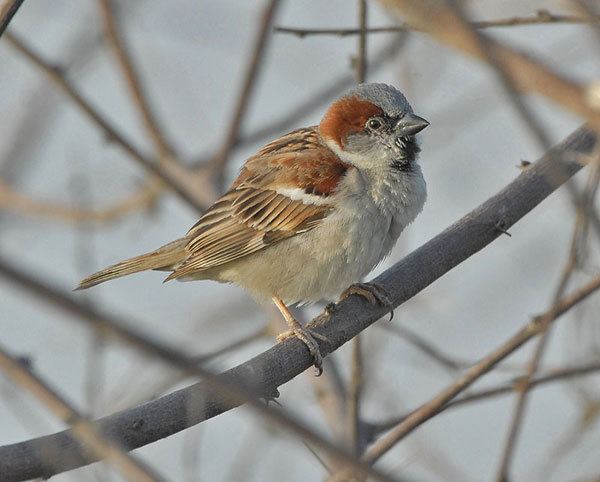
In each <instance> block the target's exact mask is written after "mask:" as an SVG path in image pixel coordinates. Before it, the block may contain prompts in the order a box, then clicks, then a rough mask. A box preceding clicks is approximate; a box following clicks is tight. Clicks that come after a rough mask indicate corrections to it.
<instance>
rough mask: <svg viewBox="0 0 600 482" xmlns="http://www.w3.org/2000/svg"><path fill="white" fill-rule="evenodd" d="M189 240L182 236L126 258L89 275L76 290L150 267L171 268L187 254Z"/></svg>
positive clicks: (158, 268)
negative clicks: (138, 254) (153, 249)
mask: <svg viewBox="0 0 600 482" xmlns="http://www.w3.org/2000/svg"><path fill="white" fill-rule="evenodd" d="M187 242H188V240H187V239H186V238H181V239H178V240H176V241H173V242H171V243H169V244H165V245H164V246H162V247H160V248H158V249H157V250H156V251H152V252H150V253H146V254H142V255H140V256H136V257H134V258H130V259H126V260H125V261H121V262H120V263H117V264H114V265H112V266H109V267H108V268H104V269H103V270H101V271H98V272H97V273H94V274H93V275H91V276H88V277H87V278H85V279H84V280H82V281H81V282H80V283H79V286H77V288H75V289H76V290H84V289H86V288H90V287H92V286H95V285H97V284H100V283H104V282H105V281H109V280H112V279H115V278H120V277H121V276H127V275H130V274H133V273H138V272H140V271H146V270H150V269H156V270H170V269H174V266H175V265H177V264H179V263H181V262H182V261H183V260H184V259H185V256H186V250H185V246H186V245H187Z"/></svg>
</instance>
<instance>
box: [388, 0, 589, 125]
mask: <svg viewBox="0 0 600 482" xmlns="http://www.w3.org/2000/svg"><path fill="white" fill-rule="evenodd" d="M380 2H381V3H382V4H384V5H385V6H387V7H389V8H390V9H391V10H392V11H393V12H395V13H398V14H402V15H403V16H404V17H405V18H407V19H408V21H409V22H410V23H411V24H412V25H414V26H416V27H418V28H421V29H423V31H425V32H427V33H429V34H430V35H432V36H433V37H434V38H435V39H436V40H438V41H440V42H441V43H443V44H444V45H447V46H449V47H453V48H455V49H457V50H460V51H462V52H464V53H465V54H467V55H470V56H471V57H475V58H478V59H484V60H485V53H484V52H483V51H482V49H481V46H480V45H479V43H478V42H476V39H474V38H473V36H472V35H470V34H469V33H468V32H465V29H464V28H463V25H462V24H461V22H460V21H459V19H458V18H457V15H456V13H455V12H454V11H453V9H452V8H450V7H448V6H447V5H445V4H444V3H443V2H437V1H434V0H419V1H414V0H380ZM480 35H481V34H480ZM486 44H487V46H488V48H489V50H490V51H491V52H492V54H493V57H494V58H495V59H496V60H497V62H498V64H499V65H500V66H501V67H502V70H503V71H504V72H505V73H506V75H507V76H508V78H510V80H511V82H512V84H513V85H515V86H516V87H517V88H518V89H519V91H520V92H521V93H529V92H537V93H538V94H541V95H543V96H545V97H547V98H548V99H550V100H552V101H554V102H556V103H557V104H559V105H561V106H562V107H563V108H565V109H567V110H570V111H572V112H574V113H576V114H579V115H581V116H582V117H584V118H585V119H587V120H588V121H589V122H590V124H591V125H592V126H594V127H596V128H600V112H599V111H597V110H595V109H594V108H592V107H591V106H590V105H589V103H588V98H587V96H586V88H585V87H584V86H582V85H580V84H578V83H576V82H574V81H572V80H569V79H567V78H565V77H562V76H560V75H559V74H558V73H556V72H554V71H552V70H550V69H549V68H548V67H546V66H545V65H543V64H542V63H540V62H538V61H536V60H533V59H532V58H531V56H525V55H523V54H521V53H519V52H517V51H516V50H514V49H511V48H509V47H506V46H504V45H501V44H500V43H498V42H496V41H494V40H492V39H490V38H487V37H486Z"/></svg>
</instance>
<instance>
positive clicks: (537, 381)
mask: <svg viewBox="0 0 600 482" xmlns="http://www.w3.org/2000/svg"><path fill="white" fill-rule="evenodd" d="M597 372H600V363H590V364H586V365H580V366H574V367H565V368H560V369H556V370H552V371H550V372H548V373H546V374H544V375H538V376H537V377H535V378H534V379H532V380H531V381H530V382H529V383H530V387H531V388H539V387H543V386H544V385H547V384H549V383H554V382H560V381H564V380H568V379H571V378H574V377H582V376H586V375H593V374H596V373H597ZM522 381H523V378H522V377H519V378H516V379H515V380H513V381H510V382H507V383H503V384H501V385H498V386H496V387H492V388H486V389H482V390H478V391H474V392H470V393H469V394H468V395H464V396H461V397H459V398H456V399H455V400H452V401H450V402H448V403H447V404H445V405H444V406H443V407H442V408H441V409H440V413H441V412H445V411H446V410H448V409H450V408H457V407H461V406H463V405H467V404H469V403H473V402H479V401H482V400H487V399H489V398H494V397H497V396H500V395H510V394H511V393H514V392H515V391H517V390H520V389H521V386H522ZM411 413H412V412H411ZM409 415H410V413H407V414H404V415H400V416H397V417H394V418H392V419H390V420H386V421H384V422H378V423H372V424H370V430H371V431H372V432H373V433H374V434H378V433H381V432H386V431H388V430H390V429H392V428H394V427H395V426H397V425H398V424H399V423H401V422H403V421H404V420H406V418H407V417H408V416H409Z"/></svg>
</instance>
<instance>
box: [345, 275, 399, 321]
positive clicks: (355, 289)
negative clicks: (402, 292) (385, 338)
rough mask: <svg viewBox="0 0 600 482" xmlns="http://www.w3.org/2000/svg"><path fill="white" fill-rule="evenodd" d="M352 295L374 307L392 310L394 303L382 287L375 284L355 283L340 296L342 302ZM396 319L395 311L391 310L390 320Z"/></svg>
mask: <svg viewBox="0 0 600 482" xmlns="http://www.w3.org/2000/svg"><path fill="white" fill-rule="evenodd" d="M351 295H358V296H362V297H363V298H365V299H366V300H367V301H368V302H369V303H371V304H372V305H380V306H383V307H385V308H391V306H392V301H391V299H390V297H389V295H388V293H387V291H386V290H385V289H384V288H383V287H382V286H380V285H378V284H375V283H354V284H353V285H350V286H349V287H348V288H347V289H346V290H344V292H343V293H342V294H341V295H340V301H342V300H345V299H346V298H348V297H349V296H351ZM392 318H394V310H393V309H390V319H389V321H392Z"/></svg>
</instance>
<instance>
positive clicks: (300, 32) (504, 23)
mask: <svg viewBox="0 0 600 482" xmlns="http://www.w3.org/2000/svg"><path fill="white" fill-rule="evenodd" d="M586 21H587V19H586V18H585V17H584V16H578V15H559V14H555V13H551V12H549V11H548V10H538V11H537V13H536V14H535V15H530V16H528V17H509V18H499V19H496V20H480V21H475V22H471V25H472V26H473V28H477V29H484V28H495V27H517V26H524V25H545V24H556V23H567V24H568V23H585V22H586ZM274 30H275V32H277V33H287V34H292V35H296V36H298V37H300V38H304V37H308V36H314V35H335V36H338V37H347V36H349V35H360V33H361V29H360V28H293V27H275V28H274ZM406 31H416V32H419V31H421V30H420V29H419V28H418V27H414V26H411V25H410V24H408V23H402V24H400V25H392V26H389V27H371V28H368V29H367V30H366V33H367V34H373V33H398V32H406Z"/></svg>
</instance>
